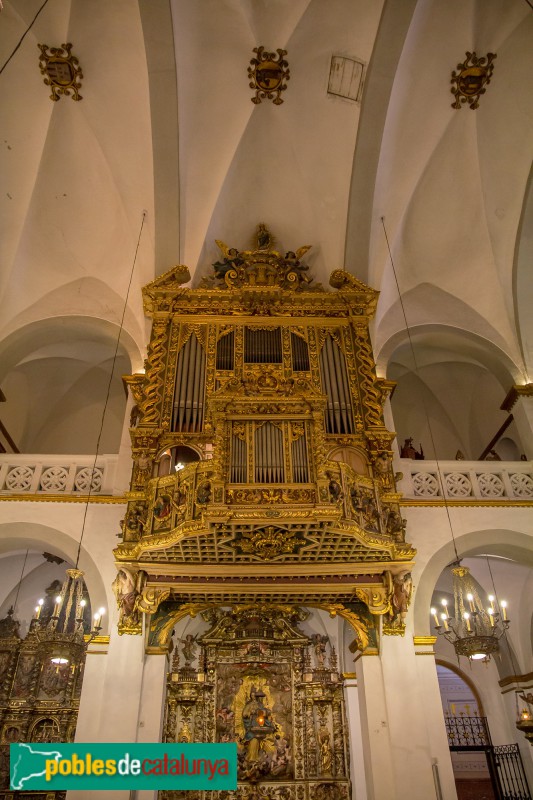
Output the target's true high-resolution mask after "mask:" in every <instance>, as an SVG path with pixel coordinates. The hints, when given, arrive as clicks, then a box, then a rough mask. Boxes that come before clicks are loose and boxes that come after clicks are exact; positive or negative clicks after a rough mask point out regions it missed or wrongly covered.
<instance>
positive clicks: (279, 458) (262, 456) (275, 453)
mask: <svg viewBox="0 0 533 800" xmlns="http://www.w3.org/2000/svg"><path fill="white" fill-rule="evenodd" d="M254 449H255V454H254V455H255V481H256V483H283V481H284V480H285V470H284V468H283V434H282V432H281V431H280V430H279V428H277V427H276V426H275V425H272V423H271V422H265V424H264V425H261V426H260V427H259V428H257V429H256V431H255V436H254Z"/></svg>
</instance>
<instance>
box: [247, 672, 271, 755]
mask: <svg viewBox="0 0 533 800" xmlns="http://www.w3.org/2000/svg"><path fill="white" fill-rule="evenodd" d="M265 698H266V695H265V693H264V692H263V690H262V689H261V688H256V687H255V686H252V687H251V689H250V694H249V697H248V700H247V702H246V703H245V704H244V708H243V710H242V724H243V727H244V737H243V741H244V744H245V747H246V761H257V760H258V759H259V754H260V751H261V749H264V750H267V751H269V750H270V749H271V743H270V742H269V743H268V747H267V742H266V741H265V740H266V738H267V736H268V735H269V734H273V733H275V730H276V726H275V724H274V721H273V719H272V712H271V710H270V708H268V706H267V705H265Z"/></svg>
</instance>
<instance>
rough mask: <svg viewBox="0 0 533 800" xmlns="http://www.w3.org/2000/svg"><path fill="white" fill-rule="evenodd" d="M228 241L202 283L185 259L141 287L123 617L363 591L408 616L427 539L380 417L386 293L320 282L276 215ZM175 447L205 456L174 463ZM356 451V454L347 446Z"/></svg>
mask: <svg viewBox="0 0 533 800" xmlns="http://www.w3.org/2000/svg"><path fill="white" fill-rule="evenodd" d="M217 244H218V246H219V248H220V251H221V253H222V256H221V257H220V260H219V261H217V262H216V263H215V264H214V265H213V272H212V274H211V275H209V276H207V277H203V279H202V280H201V282H200V285H199V286H198V287H197V288H184V286H183V284H184V283H185V282H187V280H188V279H189V273H188V271H187V269H186V267H183V266H178V267H174V268H173V269H171V270H169V271H168V272H167V273H166V274H165V275H162V276H161V277H159V278H157V279H156V280H155V281H153V282H152V283H151V284H149V285H148V286H147V287H145V289H144V290H143V297H144V308H145V311H146V313H147V314H148V315H150V316H151V317H152V318H153V327H152V334H151V340H150V343H149V347H148V357H147V360H146V369H145V373H144V374H143V375H133V376H127V377H126V378H125V381H126V383H127V385H128V386H129V387H130V389H131V391H132V393H133V395H134V399H135V401H136V403H137V405H138V408H139V414H138V415H135V419H134V424H133V425H132V428H131V439H132V453H133V461H134V466H133V473H132V482H131V491H130V493H129V495H128V508H127V511H126V514H125V517H124V520H123V523H122V541H121V543H120V544H119V546H118V547H117V548H116V550H115V558H116V563H117V569H118V570H129V573H131V575H134V576H138V575H142V586H139V585H137V583H136V581H135V580H134V581H132V582H131V583H132V588H131V592H130V594H131V597H128V599H127V601H122V600H121V602H122V603H123V607H124V608H123V610H121V614H122V613H123V612H124V613H125V614H126V616H128V614H129V622H128V624H122V622H121V625H120V628H121V632H123V633H126V632H128V633H139V632H140V628H141V625H140V621H141V619H142V616H143V614H151V615H152V622H151V623H150V630H151V625H152V623H153V620H154V619H156V617H157V612H156V609H157V608H158V607H159V606H160V603H162V602H163V598H164V602H163V605H164V606H166V605H167V604H168V603H171V604H172V603H174V604H176V607H177V608H185V607H196V606H198V605H200V606H202V605H203V606H206V605H207V606H209V605H210V604H215V605H216V604H224V603H225V604H229V605H231V606H233V605H235V604H239V603H242V602H261V603H268V602H273V603H276V602H280V601H281V600H282V599H285V600H288V601H289V602H291V603H294V604H299V605H308V606H313V605H315V606H320V607H331V608H341V609H346V608H348V607H349V604H350V603H353V602H356V601H359V602H363V603H364V604H365V605H366V607H367V609H368V612H369V613H370V614H371V615H373V616H374V617H375V618H376V619H377V620H378V621H379V619H381V618H384V619H386V621H387V631H386V632H388V630H389V629H391V630H392V627H395V628H396V629H398V628H399V627H401V626H400V624H399V622H398V617H397V615H396V616H394V604H393V599H394V597H393V595H394V581H392V582H391V581H388V580H387V578H386V576H387V575H392V576H397V575H399V574H400V573H408V572H409V571H410V569H411V568H412V564H413V557H414V554H415V552H414V550H413V549H412V548H411V546H410V545H409V544H408V543H407V542H406V541H405V522H404V520H403V519H402V516H401V509H400V505H399V500H400V496H399V495H398V494H397V492H396V487H395V479H394V474H393V470H392V450H391V443H392V440H393V438H394V435H395V434H394V433H393V432H391V431H388V430H387V428H386V427H385V424H384V418H383V404H384V402H385V401H386V399H387V395H388V391H389V390H390V389H391V388H392V386H391V385H390V383H387V382H386V381H385V382H384V381H383V380H382V379H378V378H377V376H376V371H375V364H374V359H373V354H372V345H371V341H370V335H369V329H368V326H369V321H370V319H371V318H372V316H373V314H374V313H375V309H376V304H377V297H378V293H377V292H376V291H375V290H373V289H372V288H370V287H368V286H366V285H365V284H364V283H362V282H361V281H359V280H358V279H357V278H355V277H354V276H353V275H350V274H349V273H347V272H345V271H344V270H339V269H337V270H335V271H334V272H333V273H332V275H331V279H330V285H331V288H324V287H322V286H321V285H320V284H315V282H314V281H313V278H312V277H311V276H310V271H309V266H308V264H306V263H304V258H305V257H306V255H307V253H308V251H309V249H310V248H309V246H304V247H300V248H299V249H296V250H295V251H289V252H287V253H286V254H285V255H283V254H282V252H280V251H278V250H275V249H274V239H273V237H272V235H271V234H270V232H269V231H268V229H267V228H266V226H264V225H260V226H259V229H258V232H257V239H256V243H255V246H254V247H252V249H250V250H242V251H240V250H238V249H237V248H231V247H228V246H227V245H225V244H224V243H223V242H221V241H218V242H217ZM193 339H194V346H192V345H190V342H191V341H193ZM328 342H329V344H328ZM188 343H189V344H188ZM186 348H189V349H188V350H187V349H186ZM326 351H327V352H326ZM185 353H186V354H187V358H185V356H184V355H183V354H185ZM180 359H181V360H180ZM176 420H179V421H180V422H179V424H177V423H176ZM184 420H185V422H184ZM187 420H192V422H191V423H190V424H189V423H188V422H187ZM178 428H179V429H178ZM178 448H180V449H179V452H180V453H183V452H191V453H194V454H195V455H194V458H195V459H197V458H198V454H199V455H200V460H187V458H185V462H184V466H183V469H179V470H178V471H175V469H174V467H175V466H178V464H177V456H176V455H175V454H176V453H177V452H178ZM187 448H189V451H187V450H186V449H187ZM338 448H343V450H342V451H339V449H338ZM333 451H335V452H336V455H335V458H336V459H337V460H330V459H328V457H327V454H328V453H333ZM349 451H353V452H354V453H357V455H356V456H354V459H353V460H352V463H353V464H354V465H355V467H356V468H354V466H351V465H350V464H349V463H346V462H345V461H342V460H338V459H339V458H342V453H343V452H349ZM163 452H165V453H168V454H170V455H169V456H168V457H167V459H168V463H169V469H170V473H169V474H168V475H160V474H158V472H159V461H158V459H159V456H160V454H161V453H163ZM173 453H174V455H172V454H173ZM172 459H174V460H172ZM180 460H181V461H183V459H182V458H181V456H180ZM358 465H361V466H360V468H358ZM326 565H327V575H325V574H324V569H325V567H326ZM123 574H127V573H123ZM122 580H123V578H122ZM397 591H398V590H397ZM126 594H128V593H127V592H126ZM124 603H126V606H127V608H126V606H124ZM404 605H405V603H404ZM130 606H131V608H130ZM124 609H125V610H124ZM401 613H402V614H403V615H405V612H404V611H402V612H401ZM391 614H392V616H391ZM344 616H346V615H344ZM394 620H396V622H395V623H394V624H393V622H394ZM402 620H403V618H402ZM130 623H131V624H130ZM378 627H379V626H378ZM126 628H128V630H126ZM395 632H396V630H395ZM163 638H165V637H163ZM356 638H357V637H356ZM363 642H364V637H363V636H361V637H360V639H359V645H358V646H360V647H361V648H363V647H364V644H363ZM167 645H168V639H165V644H164V645H162V646H161V644H160V643H159V644H158V645H156V644H151V645H150V647H155V648H157V647H158V646H159V647H161V648H162V649H165V647H166V646H167ZM324 742H326V737H325V736H324ZM324 746H325V745H324Z"/></svg>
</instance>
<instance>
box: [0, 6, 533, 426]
mask: <svg viewBox="0 0 533 800" xmlns="http://www.w3.org/2000/svg"><path fill="white" fill-rule="evenodd" d="M41 5H42V0H4V10H3V11H2V12H1V13H0V23H2V24H1V25H0V60H1V63H2V64H3V63H4V61H5V60H6V59H7V58H8V57H9V55H10V54H11V52H12V51H13V49H14V48H15V46H16V44H17V42H18V41H19V40H20V37H21V36H22V35H23V33H24V31H25V30H26V29H27V27H28V25H29V24H30V23H31V21H32V19H33V18H34V16H35V14H36V13H37V11H38V10H39V8H40V6H41ZM532 40H533V12H532V9H531V7H530V5H529V3H528V2H527V1H526V0H446V2H442V0H402V2H401V3H399V2H397V1H396V0H386V2H381V0H201V2H197V1H196V0H113V2H109V0H91V2H87V0H48V2H47V3H46V5H45V6H44V8H43V10H42V11H41V13H40V14H39V16H38V17H37V19H36V21H35V23H34V25H33V26H32V28H31V30H30V31H29V33H28V35H27V36H26V37H25V38H24V40H23V42H22V44H21V46H20V48H19V49H18V51H17V52H16V53H15V55H14V56H13V58H12V59H11V61H10V62H9V63H8V64H7V66H6V67H5V69H4V71H3V72H2V74H1V75H0V92H1V93H2V101H3V102H2V107H3V108H4V109H8V112H7V113H4V116H3V126H2V136H1V137H0V158H1V161H0V175H1V177H0V182H1V188H2V191H1V192H0V203H1V211H0V235H1V245H0V246H1V254H0V258H1V261H0V363H2V364H3V365H4V366H3V371H2V373H1V374H0V386H2V387H3V386H4V385H5V383H4V381H5V379H6V375H9V374H10V371H11V370H13V369H16V368H17V365H20V363H21V359H23V358H28V357H29V356H31V353H32V352H33V351H35V352H37V351H38V350H39V348H40V347H41V346H42V343H43V336H44V337H45V341H48V340H49V339H48V337H51V339H52V341H53V342H54V343H56V342H58V341H61V339H62V337H63V338H64V339H65V340H70V342H72V341H73V340H76V337H77V336H78V333H79V331H80V328H83V331H82V333H81V334H80V335H81V339H80V341H83V342H86V341H87V337H88V334H87V330H88V329H89V328H90V330H91V333H90V335H89V339H90V341H91V342H92V344H90V345H88V346H87V347H85V346H84V353H85V356H84V360H85V362H86V364H87V371H89V370H95V369H99V368H100V365H101V364H103V363H104V362H105V357H104V355H103V352H102V349H101V348H102V346H103V345H104V344H105V343H106V342H107V341H109V340H110V339H112V338H113V336H116V333H117V331H118V327H119V325H120V321H121V318H122V314H123V311H124V310H125V315H124V332H123V338H122V344H123V351H124V357H125V358H129V360H130V361H131V366H132V368H133V369H137V368H139V367H140V366H141V365H142V358H143V354H144V348H145V343H146V340H147V328H146V322H145V320H144V317H143V313H142V307H141V300H140V288H141V286H142V285H143V284H145V283H147V282H148V281H150V280H151V279H153V277H154V275H156V274H160V273H161V272H164V271H165V270H167V269H168V268H169V267H171V266H173V265H174V264H176V263H185V264H187V265H188V266H189V268H190V269H191V273H192V274H193V276H194V275H195V277H193V282H194V281H195V280H196V281H197V280H198V276H200V275H202V274H205V272H206V271H207V270H208V269H209V267H210V264H211V263H212V262H213V261H214V260H216V258H217V255H218V251H217V248H216V245H215V243H214V240H215V239H222V240H224V241H226V242H227V243H228V244H229V245H235V246H237V247H239V248H244V247H246V246H248V245H249V244H250V242H251V238H252V236H253V233H254V230H255V227H256V225H257V223H258V222H265V223H266V224H267V225H268V227H269V228H270V229H271V230H272V232H273V233H274V235H275V237H276V239H277V242H278V244H279V247H280V249H283V248H285V249H286V250H288V249H295V248H296V247H298V246H300V245H303V244H312V245H313V249H312V250H311V251H310V254H309V258H308V263H309V264H310V265H311V268H312V270H313V271H314V273H315V275H316V277H317V278H318V279H320V280H322V281H323V282H324V283H326V282H327V276H328V274H329V272H330V271H331V270H332V269H334V268H338V267H341V266H344V267H345V268H346V269H347V270H349V271H351V272H353V273H354V274H356V275H357V276H358V277H360V278H362V279H363V280H364V281H366V282H368V283H370V284H371V285H373V286H374V287H375V288H377V289H379V290H380V291H381V297H380V302H379V306H378V314H377V320H376V325H375V330H374V341H375V348H376V355H377V357H378V365H379V369H380V371H381V372H382V374H383V373H385V372H386V371H387V369H388V368H389V364H390V363H391V361H392V360H394V359H396V361H397V362H398V363H400V362H402V357H401V353H402V347H404V344H405V341H406V332H405V330H406V320H407V323H408V325H409V327H411V328H413V330H414V331H415V333H416V337H417V341H418V343H419V347H420V348H421V352H422V351H424V352H425V353H427V354H428V357H429V355H430V354H431V352H434V350H435V346H436V345H435V337H439V336H442V337H444V338H443V340H442V343H441V344H439V345H438V346H442V347H444V349H445V350H446V352H448V350H449V342H450V336H452V337H454V348H453V349H454V352H460V354H461V357H460V359H459V360H460V361H462V362H464V361H465V359H466V360H467V361H468V360H470V361H472V362H475V363H476V364H478V363H482V364H484V365H485V366H486V365H487V364H494V365H496V366H495V369H493V370H492V372H493V373H494V374H496V373H498V375H499V376H500V377H499V380H500V383H501V385H502V397H503V394H504V393H505V391H506V389H507V388H508V385H510V383H512V382H513V381H516V382H524V381H527V380H532V378H531V376H532V374H533V365H532V364H530V363H529V359H530V358H531V351H532V348H531V344H532V342H533V322H532V319H533V317H532V315H531V314H530V313H529V309H530V308H531V302H532V301H533V281H532V280H531V277H530V268H529V265H530V263H531V255H532V249H533V243H532V238H533V236H532V231H533V208H532V201H531V199H529V201H528V199H527V197H528V184H529V177H530V169H531V161H532V155H533V92H532V91H531V75H532V74H533V47H532V46H531V43H532ZM64 42H72V44H73V53H74V54H75V55H76V56H77V57H78V58H79V61H80V65H81V67H82V69H83V73H84V77H83V80H82V88H81V90H80V93H81V95H82V98H83V99H82V100H80V101H79V102H73V100H72V99H70V98H69V97H62V98H61V99H60V100H59V101H58V102H52V101H51V100H50V98H49V93H50V90H49V88H48V87H47V86H45V85H44V83H43V76H42V75H41V74H40V71H39V65H38V60H39V50H38V47H37V44H39V43H40V44H47V45H49V46H50V47H52V46H55V47H59V46H60V45H61V44H63V43H64ZM260 45H263V46H265V47H266V48H267V49H268V50H273V51H275V50H277V49H278V48H282V49H285V50H287V53H288V55H287V60H288V62H289V68H290V73H291V77H290V80H289V82H288V88H287V90H286V91H285V92H284V93H283V95H282V97H283V101H284V102H283V103H282V104H280V105H274V104H273V103H272V102H269V101H267V100H266V101H263V102H262V103H261V104H254V103H252V102H251V97H252V95H253V91H252V90H251V89H250V87H249V85H248V83H249V79H248V76H247V67H248V64H249V62H250V59H251V58H252V56H253V48H254V47H258V46H260ZM466 51H475V52H476V53H477V54H478V55H486V54H487V53H489V52H492V53H496V55H497V57H496V59H495V62H494V75H493V78H492V81H491V84H490V85H489V86H488V87H487V91H486V94H484V95H483V96H482V97H481V99H480V105H479V108H478V109H477V110H471V109H470V108H469V107H468V106H464V107H463V108H461V109H460V110H457V109H454V108H452V107H451V105H452V102H453V101H454V98H453V96H452V94H451V93H450V76H451V72H452V70H453V69H455V68H456V66H457V64H458V63H459V62H461V61H463V60H464V58H465V53H466ZM332 56H344V57H348V58H352V59H357V60H359V61H361V62H364V64H365V65H366V66H365V76H364V89H363V92H362V98H361V99H360V100H350V99H346V98H343V97H339V96H337V95H333V94H331V93H329V92H328V80H329V73H330V64H331V59H332ZM144 212H146V213H144ZM387 239H388V244H387ZM388 245H389V246H390V253H389V246H388ZM137 247H138V252H137V256H136V257H135V254H136V250H137ZM391 253H392V262H391V257H390V254H391ZM134 260H135V269H134V271H133V277H132V281H131V287H130V285H129V284H130V277H131V273H132V266H133V263H134ZM393 265H394V271H393ZM394 272H395V273H396V274H394ZM398 286H399V288H400V292H401V295H402V301H403V302H402V303H401V302H400V301H399V295H398ZM126 298H127V303H126V305H124V304H125V300H126ZM398 354H400V355H398ZM480 354H481V355H480ZM64 355H65V358H69V353H68V352H67V350H65V354H64ZM110 355H112V352H111V354H110ZM45 357H48V356H47V355H46V354H45V353H41V356H40V358H41V362H40V363H41V367H42V368H43V369H46V366H45V365H44V362H43V359H44V358H45ZM52 357H53V358H54V359H57V357H58V351H57V347H56V348H55V349H54V352H53V354H50V358H52ZM76 368H77V369H78V373H77V374H76V380H81V374H79V372H80V367H79V364H78V365H77V367H76ZM31 369H33V367H32V368H31ZM31 369H30V368H29V367H26V373H29V371H31ZM528 369H529V373H528ZM19 371H20V367H19ZM10 380H11V381H13V376H12V375H11V378H10ZM33 380H34V381H38V377H37V375H36V376H35V377H34V378H33ZM506 383H507V384H508V385H507V386H505V384H506ZM465 385H466V384H465ZM8 401H9V398H8ZM6 405H7V406H8V405H9V402H8V404H6ZM10 413H14V412H13V411H12V412H10ZM13 419H14V418H13Z"/></svg>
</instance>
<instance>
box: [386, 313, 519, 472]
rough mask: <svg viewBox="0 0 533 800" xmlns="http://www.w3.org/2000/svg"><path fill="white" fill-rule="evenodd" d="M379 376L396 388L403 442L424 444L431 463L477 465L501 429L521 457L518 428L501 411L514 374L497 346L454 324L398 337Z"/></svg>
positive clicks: (418, 329) (397, 418)
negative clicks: (412, 440)
mask: <svg viewBox="0 0 533 800" xmlns="http://www.w3.org/2000/svg"><path fill="white" fill-rule="evenodd" d="M382 357H383V358H385V357H386V364H385V363H382V364H381V366H380V368H379V371H380V373H383V372H384V371H385V369H386V375H387V378H388V379H390V380H393V381H395V383H396V384H397V385H396V390H395V392H394V395H393V397H392V399H391V407H392V412H393V415H394V426H395V428H396V430H397V431H398V434H399V436H400V437H411V436H412V437H414V438H415V440H416V441H417V442H418V441H419V440H420V441H421V442H423V447H424V451H425V454H426V458H443V459H453V458H454V457H455V456H456V453H457V452H461V453H462V454H463V457H464V458H466V459H467V460H473V459H479V458H480V456H481V455H482V454H483V453H484V452H485V448H486V447H487V445H488V443H489V442H491V441H492V440H493V438H494V436H495V434H496V433H497V432H498V431H500V430H501V429H502V426H504V424H507V423H508V422H511V425H510V427H509V428H508V434H507V435H510V436H511V437H512V438H513V440H514V441H515V442H517V447H518V448H519V452H521V450H520V448H521V443H520V436H519V433H518V430H517V428H516V424H515V423H514V422H513V421H511V420H510V419H509V416H508V414H507V412H505V411H502V409H501V404H502V401H503V400H504V398H505V395H506V393H507V391H508V390H509V387H510V386H511V385H512V384H513V383H514V382H515V380H516V379H517V374H518V371H517V369H518V368H517V367H516V365H515V364H514V362H513V361H512V360H511V359H510V357H509V356H508V354H507V353H506V352H504V351H503V350H502V349H501V348H500V347H497V346H496V345H495V344H494V343H493V342H492V341H489V340H488V339H486V338H484V337H482V336H478V335H476V334H473V333H471V332H468V331H461V330H459V329H458V328H455V327H452V326H449V325H431V324H428V325H419V326H416V327H414V328H413V329H412V330H411V332H410V335H408V333H407V331H400V332H398V333H397V334H395V335H394V336H392V337H391V338H390V339H389V340H388V342H387V343H386V345H385V346H384V348H383V349H382V351H381V355H380V358H382Z"/></svg>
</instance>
